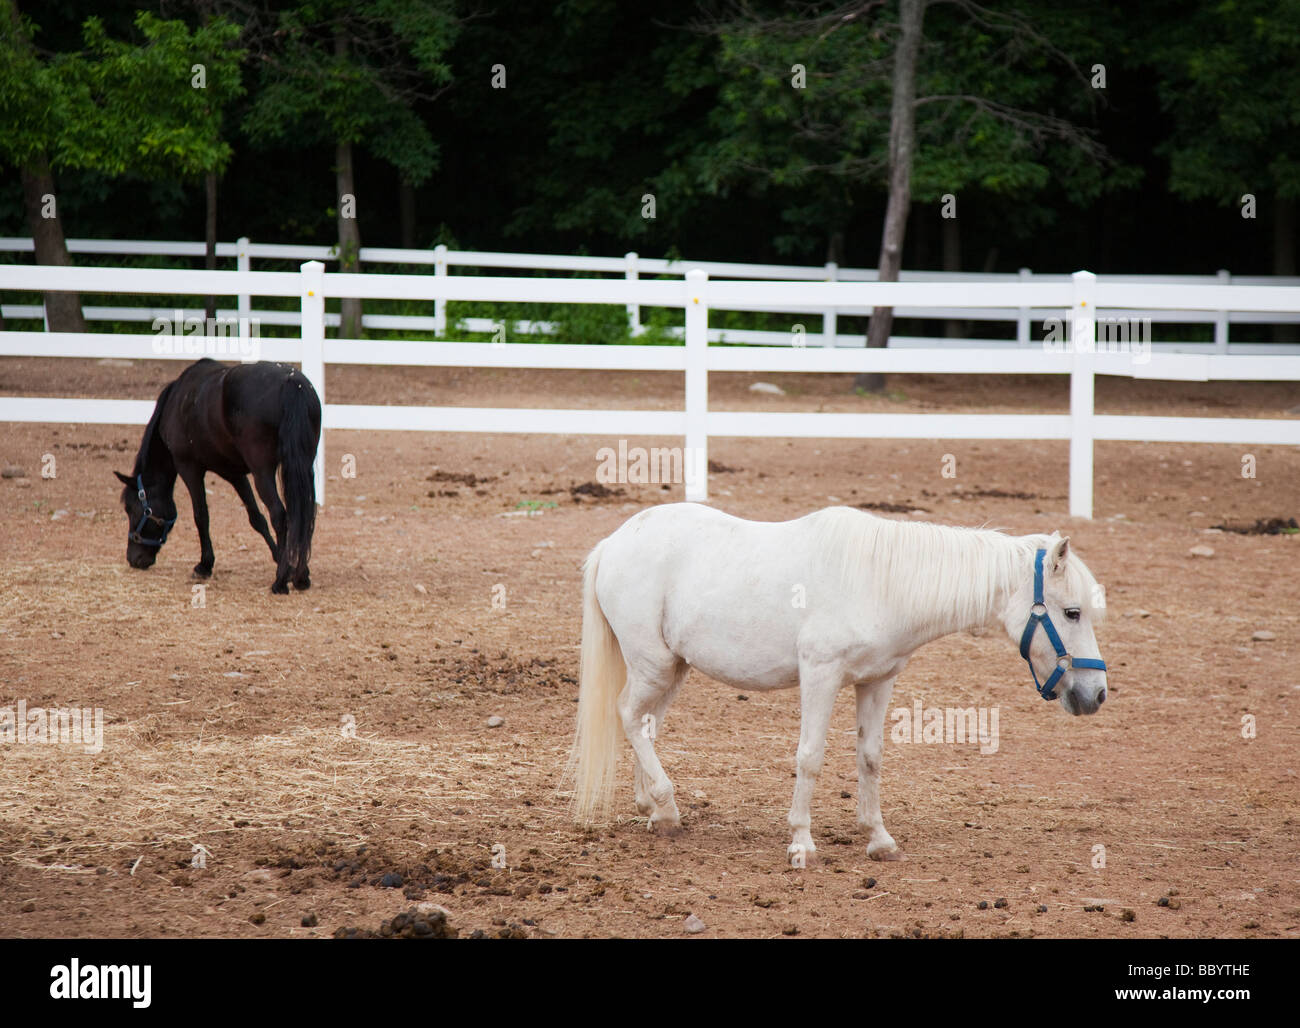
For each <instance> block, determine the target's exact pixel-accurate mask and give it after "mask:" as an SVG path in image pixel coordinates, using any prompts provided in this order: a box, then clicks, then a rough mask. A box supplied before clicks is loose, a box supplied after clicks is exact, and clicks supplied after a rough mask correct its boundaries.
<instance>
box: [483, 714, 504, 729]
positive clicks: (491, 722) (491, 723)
mask: <svg viewBox="0 0 1300 1028" xmlns="http://www.w3.org/2000/svg"><path fill="white" fill-rule="evenodd" d="M505 723H506V719H505V718H503V717H502V716H501V715H500V714H493V715H492V716H491V717H490V718H488V719H487V726H488V727H489V728H500V727H501V726H502V725H504V724H505Z"/></svg>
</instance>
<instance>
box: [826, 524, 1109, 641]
mask: <svg viewBox="0 0 1300 1028" xmlns="http://www.w3.org/2000/svg"><path fill="white" fill-rule="evenodd" d="M809 520H810V521H811V522H812V526H813V531H814V532H815V533H816V534H817V536H818V537H819V541H820V542H821V543H822V546H821V547H819V548H820V549H821V550H822V552H823V553H825V554H826V559H827V560H828V561H829V562H830V566H829V567H828V570H829V571H831V572H832V573H838V574H839V575H840V576H841V578H842V580H843V582H844V584H845V587H846V589H847V590H848V591H849V593H850V595H852V594H855V593H861V592H863V591H864V590H871V591H872V595H873V598H875V599H876V600H880V601H885V602H887V603H888V604H889V605H890V606H891V607H893V608H894V609H895V610H899V612H900V613H902V614H903V615H904V616H908V617H909V618H910V619H914V620H915V621H916V622H917V623H919V624H925V623H928V622H931V621H935V622H938V621H941V620H942V621H946V620H947V619H948V618H949V617H951V616H956V618H957V619H958V620H960V621H961V622H963V623H966V624H971V625H975V624H987V623H988V622H990V621H992V620H993V619H995V618H996V617H997V616H998V614H999V613H1000V611H998V610H996V609H994V607H995V605H996V603H997V598H998V597H999V596H1003V595H1005V594H1006V593H1007V592H1009V591H1014V590H1015V589H1017V588H1019V587H1020V586H1021V585H1022V584H1023V583H1024V582H1025V581H1027V580H1028V579H1029V577H1030V576H1031V575H1032V574H1033V566H1034V552H1035V551H1036V550H1037V549H1038V548H1039V547H1050V546H1051V544H1052V540H1053V537H1052V536H1049V535H1027V536H1009V535H1004V534H1003V533H1001V532H998V531H995V530H992V529H983V528H957V527H954V526H952V525H935V524H930V523H928V522H920V521H911V522H909V521H892V520H889V519H887V518H881V517H876V516H875V515H873V514H868V513H867V512H866V511H861V510H854V509H853V508H851V507H829V508H827V509H825V510H822V511H819V512H817V513H816V514H813V515H811V516H810V518H809ZM1066 588H1067V590H1068V591H1069V593H1070V595H1071V597H1072V598H1074V599H1076V600H1077V601H1078V603H1079V605H1080V607H1082V608H1083V609H1084V610H1086V611H1087V612H1088V613H1089V615H1090V616H1091V617H1092V618H1093V619H1094V620H1095V619H1097V618H1100V617H1101V615H1102V614H1103V612H1104V609H1105V602H1104V600H1103V599H1102V594H1101V590H1100V589H1099V588H1098V586H1097V580H1096V578H1094V577H1093V574H1092V572H1091V571H1089V570H1088V567H1087V565H1086V564H1084V563H1083V561H1082V560H1080V559H1079V558H1078V556H1077V555H1076V554H1075V552H1074V549H1073V547H1071V549H1070V557H1069V561H1068V562H1067V564H1066ZM900 606H901V607H902V609H901V610H900V609H899V608H900Z"/></svg>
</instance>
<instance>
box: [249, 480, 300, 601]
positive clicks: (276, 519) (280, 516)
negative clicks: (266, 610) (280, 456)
mask: <svg viewBox="0 0 1300 1028" xmlns="http://www.w3.org/2000/svg"><path fill="white" fill-rule="evenodd" d="M253 482H254V483H255V484H256V485H257V495H258V496H260V497H261V498H262V502H263V503H264V504H266V510H267V513H269V514H270V515H271V527H273V528H274V529H275V543H276V546H277V547H278V548H279V551H280V552H279V555H278V556H277V557H276V571H275V581H274V582H272V583H271V592H273V593H287V592H288V591H289V586H288V584H287V583H288V581H289V573H290V572H291V571H292V570H293V568H291V567H289V564H288V561H287V560H285V552H284V544H285V537H284V536H285V510H284V503H283V502H282V501H281V500H280V491H279V490H278V489H277V488H276V485H275V470H274V469H272V470H270V471H257V472H254V473H253Z"/></svg>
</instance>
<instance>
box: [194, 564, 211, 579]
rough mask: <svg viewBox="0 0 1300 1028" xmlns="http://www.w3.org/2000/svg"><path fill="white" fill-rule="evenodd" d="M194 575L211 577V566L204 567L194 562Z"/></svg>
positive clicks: (196, 576)
mask: <svg viewBox="0 0 1300 1028" xmlns="http://www.w3.org/2000/svg"><path fill="white" fill-rule="evenodd" d="M194 577H195V578H211V577H212V569H211V568H208V567H204V566H203V565H202V564H195V565H194Z"/></svg>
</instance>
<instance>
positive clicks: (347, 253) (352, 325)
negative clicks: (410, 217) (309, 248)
mask: <svg viewBox="0 0 1300 1028" xmlns="http://www.w3.org/2000/svg"><path fill="white" fill-rule="evenodd" d="M336 157H337V163H338V189H339V271H342V272H348V273H352V272H358V271H360V270H361V261H360V259H359V255H360V253H361V229H360V227H359V226H358V225H357V218H356V213H357V212H356V206H355V205H356V195H357V194H356V182H355V180H354V179H353V177H352V144H351V143H339V144H338V147H337V151H336ZM339 310H340V320H339V338H340V339H360V338H361V301H360V300H354V299H344V300H342V301H341V303H340V307H339Z"/></svg>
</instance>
